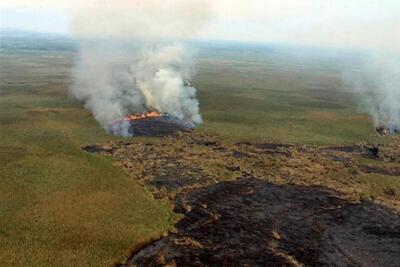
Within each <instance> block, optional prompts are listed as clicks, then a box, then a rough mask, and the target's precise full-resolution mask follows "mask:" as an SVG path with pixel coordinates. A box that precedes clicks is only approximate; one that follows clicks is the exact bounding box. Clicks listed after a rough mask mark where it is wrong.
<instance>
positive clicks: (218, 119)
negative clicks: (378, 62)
mask: <svg viewBox="0 0 400 267" xmlns="http://www.w3.org/2000/svg"><path fill="white" fill-rule="evenodd" d="M265 49H267V48H265ZM270 50H271V51H270ZM270 50H263V48H260V47H258V48H257V47H256V48H253V49H251V48H246V47H244V48H243V47H240V46H239V47H237V48H235V49H230V50H229V49H220V50H217V51H218V53H216V52H215V51H211V52H214V54H213V53H211V52H209V53H205V52H203V53H200V55H199V59H198V62H199V63H198V75H197V76H196V78H195V80H194V82H195V84H196V85H197V87H198V88H199V97H200V105H201V110H202V114H203V118H204V121H205V123H204V124H203V125H202V127H201V128H200V130H201V131H205V132H213V133H218V134H219V135H221V136H223V137H225V138H226V139H227V140H230V141H239V140H240V141H256V142H260V141H265V140H270V141H277V142H284V143H286V142H291V143H310V144H321V145H326V144H346V143H348V144H350V143H356V142H360V141H373V140H374V137H375V135H376V134H375V131H374V127H373V125H372V124H371V122H370V120H369V118H368V117H367V116H366V115H364V114H360V112H359V107H358V104H357V103H356V101H355V99H354V95H353V94H352V93H351V90H348V88H346V87H345V85H344V84H343V82H342V75H343V72H344V70H345V69H346V68H348V67H349V66H348V65H349V64H351V63H349V62H348V61H349V60H348V59H347V58H344V59H343V60H342V62H341V64H339V63H340V62H339V63H336V62H335V61H334V58H333V57H334V56H325V57H322V56H321V57H317V56H314V55H307V54H305V55H304V56H302V57H299V56H295V55H294V54H295V53H296V52H291V51H290V50H289V51H287V50H285V49H282V50H278V49H270ZM328 55H329V54H328Z"/></svg>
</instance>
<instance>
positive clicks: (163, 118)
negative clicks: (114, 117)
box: [109, 114, 192, 137]
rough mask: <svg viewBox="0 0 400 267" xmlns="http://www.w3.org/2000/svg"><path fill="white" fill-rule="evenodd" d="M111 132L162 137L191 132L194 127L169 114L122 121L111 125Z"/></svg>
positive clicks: (124, 134)
mask: <svg viewBox="0 0 400 267" xmlns="http://www.w3.org/2000/svg"><path fill="white" fill-rule="evenodd" d="M109 130H110V132H111V133H113V134H115V135H123V136H132V137H133V136H148V137H161V136H169V135H173V134H176V133H178V132H181V131H191V130H192V127H191V126H190V125H189V124H188V123H186V122H184V121H183V120H180V119H179V118H176V117H174V116H171V115H168V114H162V115H160V116H156V117H146V118H140V119H135V120H120V121H116V122H114V123H113V124H112V125H110V127H109Z"/></svg>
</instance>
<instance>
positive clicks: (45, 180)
mask: <svg viewBox="0 0 400 267" xmlns="http://www.w3.org/2000/svg"><path fill="white" fill-rule="evenodd" d="M53 56H54V57H55V56H56V57H57V58H53ZM70 57H72V55H71V54H70V53H59V52H58V53H57V55H56V54H54V53H53V54H52V53H44V54H31V53H29V54H18V55H12V54H11V55H1V59H0V62H1V75H2V78H1V82H2V85H1V89H0V127H1V130H0V214H1V216H0V266H110V265H112V264H113V263H115V262H118V261H119V262H120V261H122V260H124V257H125V256H127V255H128V254H129V252H130V250H132V249H135V247H137V246H140V245H141V244H143V243H145V242H148V241H149V240H150V239H153V238H157V237H158V236H159V235H161V234H162V233H164V232H166V231H167V230H168V229H170V227H171V226H172V225H173V222H174V220H175V215H174V214H173V213H172V212H171V208H170V207H169V206H168V205H166V204H164V203H161V202H160V201H155V200H154V199H153V197H152V195H151V194H150V193H149V192H148V191H146V189H145V188H144V187H142V186H141V185H139V184H138V183H137V182H136V181H135V180H133V179H132V178H130V177H128V176H127V175H126V174H125V173H123V172H122V170H120V169H119V168H117V167H114V166H113V162H112V161H111V160H110V159H109V158H105V157H101V156H96V155H90V154H87V153H84V152H82V150H81V149H80V147H81V146H82V145H84V144H90V143H98V142H105V141H108V140H111V139H115V137H113V136H110V135H108V134H106V133H105V132H104V131H103V130H102V129H101V128H100V127H99V126H98V125H97V124H96V123H95V121H94V120H93V119H92V117H91V115H90V114H89V113H88V112H87V111H86V110H85V109H83V108H82V106H81V104H80V103H77V102H76V101H74V100H72V99H71V98H69V97H68V95H67V90H66V88H67V82H68V81H67V80H66V78H67V77H68V76H67V73H68V68H69V63H70V59H69V58H70ZM57 62H62V64H58V63H57Z"/></svg>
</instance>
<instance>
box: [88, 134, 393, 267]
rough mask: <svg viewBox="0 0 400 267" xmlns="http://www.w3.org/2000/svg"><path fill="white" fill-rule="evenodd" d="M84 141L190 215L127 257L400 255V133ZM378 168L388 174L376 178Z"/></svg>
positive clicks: (278, 260)
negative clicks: (303, 140)
mask: <svg viewBox="0 0 400 267" xmlns="http://www.w3.org/2000/svg"><path fill="white" fill-rule="evenodd" d="M84 149H85V150H87V151H88V152H99V153H103V154H108V155H112V156H113V157H114V158H115V159H116V163H115V164H118V165H120V166H121V167H123V168H124V169H125V170H126V171H127V172H128V173H129V174H130V175H133V176H134V177H136V178H137V179H139V180H140V181H141V182H142V183H143V184H144V185H145V186H148V187H149V188H151V190H152V192H153V193H154V195H155V196H156V197H157V198H162V199H166V200H167V201H169V202H170V203H172V204H173V205H174V208H175V211H176V212H179V213H181V214H182V215H183V216H182V219H181V220H180V221H179V222H177V224H176V231H175V232H173V233H169V234H166V235H165V236H164V237H163V238H161V239H160V240H157V241H155V242H153V243H152V244H148V246H146V247H144V248H143V249H142V250H140V251H135V253H134V254H133V255H132V257H130V258H129V259H127V262H126V263H125V264H124V265H127V266H135V265H136V266H233V265H235V266H265V265H266V264H268V265H278V266H281V265H288V266H297V265H310V266H317V265H318V266H319V265H340V266H343V265H345V266H346V265H347V266H350V265H351V266H397V265H398V263H399V262H400V254H399V251H400V215H399V211H400V175H399V170H400V140H399V138H398V137H393V138H392V140H391V141H390V142H388V143H387V144H385V145H379V146H369V145H354V146H345V147H316V146H305V145H304V146H303V145H291V144H274V143H265V144H250V143H240V144H233V145H228V144H225V143H223V142H221V141H220V140H219V138H218V137H216V136H206V135H200V134H196V133H181V134H177V135H174V136H170V137H163V138H162V139H132V140H130V141H121V142H115V143H110V144H107V145H94V146H88V147H85V148H84ZM375 175H377V177H378V179H382V181H385V182H384V183H382V184H380V183H378V184H376V183H375V180H373V179H376V178H375ZM371 177H372V178H371ZM371 179H372V180H371ZM398 180H399V181H398Z"/></svg>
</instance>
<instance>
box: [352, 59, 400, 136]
mask: <svg viewBox="0 0 400 267" xmlns="http://www.w3.org/2000/svg"><path fill="white" fill-rule="evenodd" d="M346 81H347V82H350V83H351V84H350V85H351V87H352V88H355V90H356V93H357V96H358V99H359V102H360V105H361V109H362V111H364V112H367V113H368V114H369V115H370V116H371V118H372V120H373V122H374V125H375V127H377V128H386V129H388V130H389V131H390V132H398V131H400V56H398V55H394V54H389V55H388V54H385V55H383V54H379V55H378V54H375V55H374V56H370V57H368V59H364V62H363V67H362V68H361V70H359V71H357V72H353V73H352V74H351V75H348V76H346Z"/></svg>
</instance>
